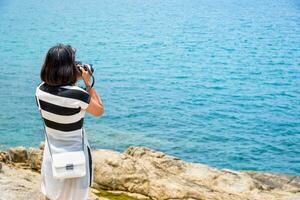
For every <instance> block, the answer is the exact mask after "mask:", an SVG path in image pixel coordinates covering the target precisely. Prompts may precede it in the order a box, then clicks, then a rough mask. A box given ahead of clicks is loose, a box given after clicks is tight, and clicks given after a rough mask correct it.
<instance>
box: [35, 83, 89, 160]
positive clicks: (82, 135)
mask: <svg viewBox="0 0 300 200" xmlns="http://www.w3.org/2000/svg"><path fill="white" fill-rule="evenodd" d="M43 83H44V82H42V83H41V84H40V85H39V86H38V87H37V88H36V92H35V98H36V102H37V105H38V107H39V111H40V114H41V117H42V121H43V126H44V132H45V136H46V140H47V144H48V148H49V152H50V156H51V159H52V151H51V147H50V141H49V137H48V134H47V131H46V124H45V121H44V119H43V115H42V109H41V105H40V100H39V98H38V95H37V92H38V89H39V88H40V86H41V85H42V84H43ZM81 130H82V131H81V139H82V151H84V131H83V127H82V128H81Z"/></svg>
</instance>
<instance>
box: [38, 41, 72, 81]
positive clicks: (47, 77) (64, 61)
mask: <svg viewBox="0 0 300 200" xmlns="http://www.w3.org/2000/svg"><path fill="white" fill-rule="evenodd" d="M41 80H42V81H44V82H45V83H46V84H48V85H50V86H63V85H73V84H74V83H76V80H77V70H76V67H75V49H74V48H72V47H71V46H70V45H64V44H57V45H56V46H54V47H52V48H50V49H49V51H48V52H47V54H46V58H45V62H44V64H43V66H42V70H41Z"/></svg>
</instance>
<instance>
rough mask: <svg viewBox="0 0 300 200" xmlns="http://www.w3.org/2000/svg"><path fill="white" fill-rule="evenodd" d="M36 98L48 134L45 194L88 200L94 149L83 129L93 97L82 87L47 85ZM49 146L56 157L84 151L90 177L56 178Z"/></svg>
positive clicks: (61, 199) (65, 199)
mask: <svg viewBox="0 0 300 200" xmlns="http://www.w3.org/2000/svg"><path fill="white" fill-rule="evenodd" d="M36 97H37V104H38V106H39V107H40V108H41V114H42V118H43V120H44V125H45V131H46V132H47V135H46V136H47V137H46V139H45V148H44V153H43V162H42V168H41V175H42V184H41V190H42V193H43V194H44V195H45V196H47V197H48V198H49V199H50V200H86V199H87V198H88V189H89V186H91V183H92V179H93V170H92V158H91V152H90V146H89V143H88V140H87V136H86V134H85V131H84V128H83V120H84V115H85V109H86V108H87V107H88V104H89V102H90V95H89V93H88V92H86V91H85V90H83V89H81V88H80V87H78V86H49V85H47V84H46V83H44V82H43V83H41V84H40V85H39V86H38V87H37V89H36ZM47 138H48V141H47ZM82 142H83V143H82ZM48 143H49V144H50V147H51V153H52V154H55V153H60V152H68V151H79V150H82V148H84V153H85V156H86V172H87V173H86V176H84V177H80V178H70V179H55V178H53V175H52V168H51V166H52V165H51V164H52V160H51V154H50V152H49V145H48ZM82 144H84V145H82Z"/></svg>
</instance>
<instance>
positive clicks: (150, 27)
mask: <svg viewBox="0 0 300 200" xmlns="http://www.w3.org/2000/svg"><path fill="white" fill-rule="evenodd" d="M58 42H63V43H67V44H72V45H73V46H74V47H76V48H77V52H78V55H77V56H78V59H79V60H82V61H84V62H88V63H93V64H94V65H95V68H96V69H95V77H96V88H97V90H98V91H99V92H100V94H101V96H102V98H103V101H104V103H105V107H106V113H105V115H104V116H103V117H102V118H93V117H91V116H87V117H86V120H85V127H86V130H87V132H88V135H89V138H90V141H91V144H92V146H93V147H94V148H111V149H115V150H120V151H123V150H124V149H126V148H127V147H128V146H130V145H142V146H148V147H151V148H154V149H157V150H161V151H164V152H167V153H169V154H172V155H175V156H179V157H181V158H183V159H185V160H188V161H193V162H201V163H206V164H209V165H212V166H216V167H222V168H223V167H224V168H231V169H250V170H266V171H273V172H285V173H291V174H298V175H300V88H299V87H300V2H299V1H298V0H276V1H274V0H265V1H259V0H256V1H255V0H216V1H210V0H200V1H199V0H172V1H171V0H161V1H156V0H152V1H146V0H122V1H118V0H109V1H108V0H101V1H91V0H78V1H71V0H65V1H46V0H39V1H38V0H26V1H22V0H19V1H17V0H1V1H0V69H1V73H0V103H1V106H0V113H1V115H0V144H1V146H0V148H2V149H5V148H8V147H11V146H18V145H23V146H36V145H38V144H39V143H40V142H41V141H42V140H43V127H42V121H41V120H40V115H39V113H38V110H37V108H36V104H35V99H34V93H35V88H36V86H37V84H38V83H39V81H40V80H39V71H40V66H41V64H42V62H43V58H44V55H45V53H46V51H47V50H48V48H50V47H51V46H53V45H55V44H56V43H58Z"/></svg>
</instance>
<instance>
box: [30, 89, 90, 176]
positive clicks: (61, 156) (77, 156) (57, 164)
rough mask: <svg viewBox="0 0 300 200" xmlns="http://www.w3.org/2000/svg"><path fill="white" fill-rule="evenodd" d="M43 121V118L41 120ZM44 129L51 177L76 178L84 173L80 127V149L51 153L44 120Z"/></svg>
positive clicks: (84, 161) (84, 159)
mask: <svg viewBox="0 0 300 200" xmlns="http://www.w3.org/2000/svg"><path fill="white" fill-rule="evenodd" d="M35 96H36V100H37V104H38V107H39V111H40V113H41V116H42V117H43V115H42V111H41V106H40V102H39V98H38V97H37V94H36V95H35ZM42 120H43V119H42ZM43 122H44V120H43ZM44 131H45V136H46V140H47V144H48V147H49V152H50V155H51V158H52V172H53V177H54V178H56V179H66V178H78V177H83V176H85V175H86V158H85V154H84V134H83V129H82V134H81V136H82V150H81V151H71V152H64V153H55V154H52V151H51V147H50V143H49V138H48V135H47V132H46V128H45V122H44Z"/></svg>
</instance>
